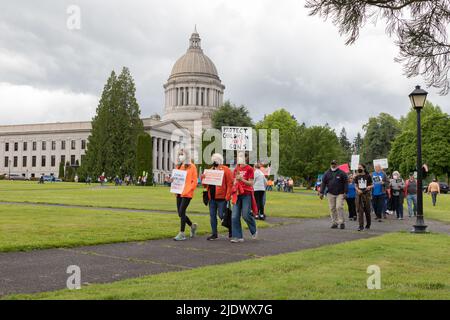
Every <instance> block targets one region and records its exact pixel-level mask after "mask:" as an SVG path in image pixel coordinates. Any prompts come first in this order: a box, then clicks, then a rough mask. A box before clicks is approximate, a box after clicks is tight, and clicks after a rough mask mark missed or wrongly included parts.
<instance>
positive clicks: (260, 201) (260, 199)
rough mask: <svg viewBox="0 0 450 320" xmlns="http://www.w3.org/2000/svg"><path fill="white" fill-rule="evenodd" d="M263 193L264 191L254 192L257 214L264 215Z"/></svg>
mask: <svg viewBox="0 0 450 320" xmlns="http://www.w3.org/2000/svg"><path fill="white" fill-rule="evenodd" d="M264 193H265V191H255V200H256V205H257V206H258V214H259V215H260V216H261V215H262V216H263V215H264Z"/></svg>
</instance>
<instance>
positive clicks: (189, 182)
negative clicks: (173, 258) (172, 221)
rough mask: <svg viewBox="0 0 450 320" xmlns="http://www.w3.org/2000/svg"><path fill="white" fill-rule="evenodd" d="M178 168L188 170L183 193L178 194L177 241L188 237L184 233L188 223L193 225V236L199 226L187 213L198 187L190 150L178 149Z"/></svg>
mask: <svg viewBox="0 0 450 320" xmlns="http://www.w3.org/2000/svg"><path fill="white" fill-rule="evenodd" d="M176 168H177V169H178V170H184V171H187V173H186V182H185V185H184V189H183V192H182V193H181V194H177V212H178V216H179V217H180V232H179V233H178V235H177V236H176V237H175V238H174V240H175V241H184V240H186V239H187V238H186V235H185V234H184V232H185V229H186V224H187V225H188V226H189V227H191V234H190V236H191V238H193V237H195V233H196V231H197V227H198V225H197V224H196V223H192V222H191V220H190V219H189V217H188V216H187V215H186V210H187V208H188V206H189V204H190V202H191V200H192V198H193V197H194V191H195V189H196V188H197V168H196V166H195V164H193V163H192V162H191V159H190V157H189V152H188V151H187V150H186V149H180V150H179V151H178V165H177V167H176Z"/></svg>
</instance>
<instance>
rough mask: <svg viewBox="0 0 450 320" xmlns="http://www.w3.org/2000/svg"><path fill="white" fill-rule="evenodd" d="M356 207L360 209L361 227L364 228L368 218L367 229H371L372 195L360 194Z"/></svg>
mask: <svg viewBox="0 0 450 320" xmlns="http://www.w3.org/2000/svg"><path fill="white" fill-rule="evenodd" d="M356 206H357V208H358V221H359V227H360V228H361V229H362V228H364V216H365V217H366V227H367V228H370V225H371V222H372V219H371V217H370V213H371V207H370V193H363V194H358V195H357V196H356Z"/></svg>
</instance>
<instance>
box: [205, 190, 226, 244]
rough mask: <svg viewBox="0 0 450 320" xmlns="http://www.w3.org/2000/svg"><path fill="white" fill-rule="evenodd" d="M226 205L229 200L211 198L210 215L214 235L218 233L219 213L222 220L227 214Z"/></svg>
mask: <svg viewBox="0 0 450 320" xmlns="http://www.w3.org/2000/svg"><path fill="white" fill-rule="evenodd" d="M226 207H227V202H226V201H225V200H216V199H211V200H210V201H209V215H210V221H211V230H212V234H213V235H217V214H219V218H220V219H221V220H222V219H223V217H224V216H225V209H226Z"/></svg>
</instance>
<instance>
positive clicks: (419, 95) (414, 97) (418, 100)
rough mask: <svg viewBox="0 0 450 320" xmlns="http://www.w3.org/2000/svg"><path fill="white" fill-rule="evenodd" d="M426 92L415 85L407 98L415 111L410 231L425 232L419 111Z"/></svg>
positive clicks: (422, 105)
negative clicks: (414, 207)
mask: <svg viewBox="0 0 450 320" xmlns="http://www.w3.org/2000/svg"><path fill="white" fill-rule="evenodd" d="M427 95H428V92H426V91H425V90H423V89H421V88H420V86H416V89H415V90H414V91H413V92H411V94H410V95H409V99H410V100H411V105H412V106H413V108H414V109H416V111H417V220H416V224H415V225H414V227H413V229H412V230H411V232H412V233H426V232H427V231H426V229H427V225H425V221H424V219H423V190H422V128H421V123H420V122H421V121H420V112H421V111H422V109H423V107H424V105H425V101H426V100H427Z"/></svg>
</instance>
